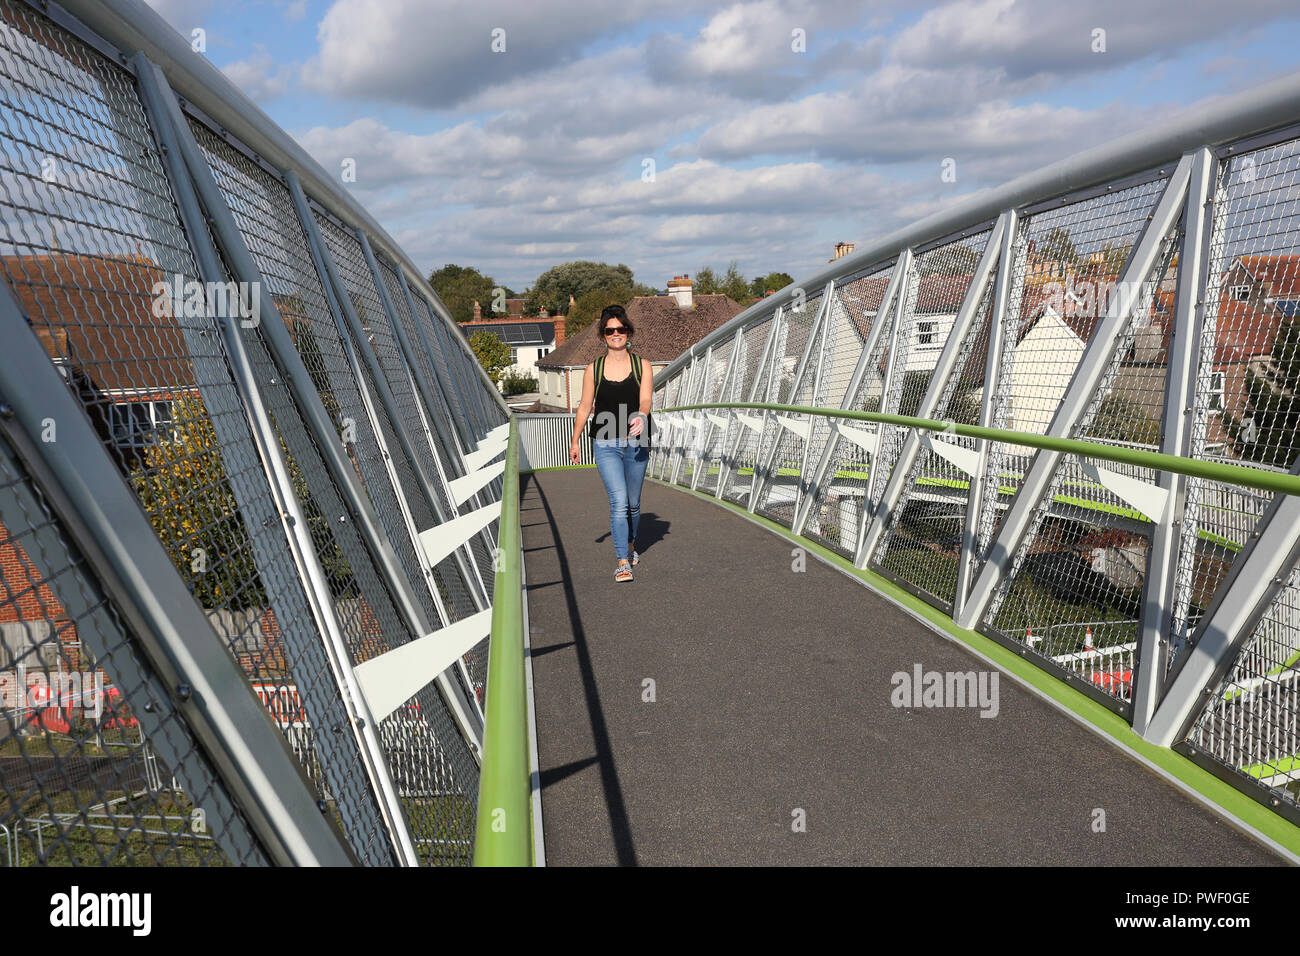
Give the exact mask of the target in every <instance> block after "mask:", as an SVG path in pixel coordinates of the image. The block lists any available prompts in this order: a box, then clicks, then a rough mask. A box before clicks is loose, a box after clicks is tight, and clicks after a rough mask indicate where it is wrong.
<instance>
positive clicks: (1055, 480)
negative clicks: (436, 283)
mask: <svg viewBox="0 0 1300 956" xmlns="http://www.w3.org/2000/svg"><path fill="white" fill-rule="evenodd" d="M1298 122H1300V77H1290V78H1288V79H1285V80H1282V81H1279V82H1277V83H1274V84H1271V85H1270V86H1267V87H1264V88H1261V89H1259V90H1256V91H1253V92H1251V93H1249V94H1246V95H1244V96H1241V97H1237V98H1234V99H1229V100H1225V101H1223V102H1222V103H1220V104H1219V105H1218V106H1216V107H1215V108H1213V109H1210V110H1205V111H1201V112H1199V113H1197V114H1195V115H1188V116H1186V117H1184V118H1182V119H1180V120H1177V121H1175V122H1174V123H1172V124H1171V125H1170V126H1168V127H1166V128H1165V129H1163V130H1156V131H1152V132H1150V133H1144V134H1142V135H1141V136H1137V137H1131V138H1129V139H1127V140H1124V141H1121V142H1119V143H1116V144H1114V145H1112V146H1107V147H1102V148H1098V149H1094V150H1092V151H1090V152H1087V153H1084V154H1082V155H1080V156H1078V157H1076V158H1074V159H1071V160H1068V161H1066V162H1064V163H1060V164H1057V165H1056V166H1053V167H1049V168H1048V169H1045V170H1043V171H1041V172H1039V173H1035V174H1033V175H1031V176H1028V177H1025V178H1023V179H1020V180H1017V181H1015V182H1013V183H1011V184H1009V185H1007V186H1005V187H1002V188H1000V189H997V190H993V191H991V192H989V193H986V194H983V195H981V196H979V197H977V198H973V199H971V200H967V201H965V202H963V203H958V204H954V206H953V207H952V208H951V209H949V210H946V211H945V212H943V213H941V214H939V215H936V216H934V217H931V218H930V219H927V220H924V221H922V222H919V223H917V224H915V225H913V226H909V227H907V228H905V229H903V230H900V231H899V232H897V233H895V234H894V235H892V236H889V237H886V238H885V239H882V240H879V241H876V242H872V243H869V244H867V245H866V246H865V247H864V248H863V249H862V250H861V251H860V252H858V253H857V254H855V255H853V256H849V257H845V258H844V259H841V260H837V261H836V262H835V263H833V264H832V265H831V266H830V267H829V268H828V269H825V270H823V271H821V272H820V273H818V274H817V275H814V276H812V277H809V278H807V279H804V280H802V281H800V282H798V283H795V284H793V285H791V286H790V287H788V288H786V289H784V290H782V291H781V292H779V293H777V294H775V295H773V296H769V297H768V298H766V299H763V300H760V301H759V302H757V303H755V304H754V305H753V306H751V307H750V308H748V309H747V310H745V311H744V312H742V313H741V314H740V315H739V316H737V317H736V318H735V319H733V320H732V321H731V322H729V323H728V324H727V325H725V326H723V327H721V328H719V329H718V330H716V331H715V332H713V333H711V334H710V335H709V336H707V337H705V338H704V339H703V340H701V341H700V342H698V343H696V344H695V345H694V346H692V348H691V349H690V351H689V352H688V353H687V354H685V355H683V356H681V357H680V358H679V359H677V360H676V361H675V362H674V363H672V364H671V365H670V366H669V367H668V368H667V369H665V371H664V372H662V373H660V374H659V375H657V376H656V394H655V409H656V413H657V415H656V422H657V425H658V428H657V440H656V443H657V448H656V450H655V451H654V453H653V457H652V460H651V464H650V474H651V476H652V477H655V478H658V479H661V480H664V481H668V482H671V483H676V484H680V485H684V486H686V487H688V488H690V489H692V490H695V491H697V492H703V493H707V494H710V495H713V496H714V497H716V498H717V499H720V500H722V501H727V502H730V503H732V504H736V505H739V506H741V507H743V508H745V509H746V510H747V511H749V512H751V513H755V514H758V515H762V516H765V517H767V518H769V519H771V520H773V521H775V522H778V523H780V524H782V525H784V526H785V527H787V528H788V529H790V530H791V531H792V532H794V533H795V534H797V535H802V536H804V537H807V538H809V539H811V540H814V541H816V542H818V543H819V544H821V545H823V546H825V547H827V548H829V549H831V550H832V551H835V552H838V553H839V554H840V555H842V556H843V557H845V558H847V559H849V560H851V561H852V562H853V563H854V564H855V565H856V566H857V567H859V568H867V569H870V570H872V571H874V572H876V573H878V574H880V575H882V576H883V577H885V578H887V579H889V580H891V581H892V582H894V583H895V584H897V585H899V586H900V587H902V588H903V589H905V590H907V591H910V592H911V593H912V594H913V595H915V596H916V598H918V599H919V600H920V601H922V602H924V603H926V604H929V605H931V606H933V607H936V608H939V609H941V610H942V611H943V612H944V613H946V614H947V615H948V616H949V620H950V621H951V622H952V623H953V624H954V625H955V626H958V627H960V628H963V629H966V630H968V631H969V630H978V631H980V632H982V633H983V634H985V635H987V636H989V637H991V638H993V639H994V640H996V641H998V642H1000V643H1002V644H1004V645H1006V646H1008V647H1010V648H1013V649H1015V650H1016V651H1017V652H1020V653H1023V654H1024V655H1025V656H1026V657H1027V658H1031V659H1033V660H1034V661H1035V662H1036V663H1037V664H1038V665H1039V666H1041V667H1042V668H1043V669H1045V670H1047V671H1048V672H1050V673H1053V674H1055V675H1057V676H1058V677H1061V678H1062V679H1064V680H1071V681H1075V682H1076V683H1077V686H1078V687H1079V689H1080V690H1082V691H1083V692H1084V693H1085V694H1087V695H1088V696H1090V697H1092V698H1093V699H1095V700H1097V701H1099V702H1101V703H1103V704H1104V705H1105V706H1107V707H1109V708H1111V709H1112V710H1114V711H1115V712H1117V713H1119V714H1121V715H1123V716H1124V717H1125V718H1127V719H1128V720H1129V721H1130V722H1131V724H1132V727H1133V729H1134V730H1135V731H1136V732H1137V733H1138V734H1140V735H1141V736H1142V737H1144V738H1145V739H1146V740H1148V741H1150V742H1153V743H1156V744H1159V745H1162V746H1165V747H1168V746H1173V747H1174V748H1175V749H1177V750H1178V751H1180V752H1182V753H1184V754H1186V755H1188V756H1189V757H1191V758H1192V759H1193V760H1194V761H1196V762H1197V763H1199V764H1201V765H1202V766H1204V767H1205V768H1206V769H1208V770H1210V771H1211V772H1212V773H1215V774H1216V775H1219V776H1221V777H1223V778H1224V779H1226V780H1228V781H1230V782H1232V783H1234V784H1235V785H1237V786H1240V787H1242V788H1243V789H1244V790H1245V791H1246V792H1247V793H1249V794H1250V795H1252V796H1253V797H1255V798H1256V799H1258V800H1260V801H1261V802H1263V803H1265V804H1266V805H1268V806H1271V807H1273V808H1275V809H1277V810H1278V811H1280V812H1282V813H1284V814H1286V815H1287V816H1289V817H1291V818H1292V819H1293V820H1296V819H1300V802H1298V799H1300V798H1298V794H1300V763H1297V760H1298V759H1300V757H1298V756H1297V751H1298V750H1300V742H1298V741H1297V740H1296V738H1295V734H1294V732H1293V731H1292V729H1290V728H1293V727H1294V726H1295V724H1296V720H1295V719H1294V718H1295V715H1296V714H1297V713H1300V697H1297V696H1296V693H1297V692H1296V689H1295V688H1296V682H1295V681H1294V679H1293V675H1294V674H1295V672H1296V669H1297V666H1298V664H1300V610H1298V609H1300V571H1298V568H1297V562H1298V561H1300V537H1298V536H1297V535H1296V534H1295V530H1294V529H1295V528H1296V527H1300V497H1297V496H1296V488H1297V485H1296V481H1297V479H1296V477H1295V476H1296V474H1297V464H1300V462H1298V461H1297V459H1298V458H1300V437H1297V436H1298V435H1300V399H1297V397H1296V396H1297V395H1300V209H1297V208H1296V206H1295V202H1294V196H1295V194H1296V191H1297V190H1300V126H1298V125H1297V123H1298ZM674 408H675V409H679V410H678V411H675V412H674V411H670V409H674ZM814 408H815V409H817V411H813V409H814ZM827 410H831V413H830V414H828V412H827ZM854 419H856V421H854ZM1079 442H1083V443H1084V444H1078V443H1079ZM1098 622H1104V625H1105V626H1104V627H1098V626H1097V625H1098ZM1099 632H1100V633H1099ZM1089 641H1091V644H1092V648H1093V649H1098V652H1099V653H1100V652H1101V650H1102V649H1106V648H1113V647H1122V646H1124V645H1129V644H1131V645H1133V646H1134V652H1133V653H1132V655H1131V656H1128V655H1127V652H1126V653H1125V654H1124V655H1116V656H1118V657H1121V658H1122V659H1124V660H1126V661H1132V663H1131V664H1129V663H1125V664H1122V665H1116V667H1114V668H1109V669H1108V670H1107V671H1106V672H1105V674H1104V675H1102V679H1100V680H1098V679H1094V678H1096V677H1097V676H1098V675H1097V674H1096V673H1094V672H1093V671H1092V669H1090V668H1083V669H1081V668H1079V667H1078V666H1076V665H1077V661H1075V659H1074V655H1076V654H1079V653H1084V652H1086V651H1087V650H1088V649H1089V646H1088V642H1089Z"/></svg>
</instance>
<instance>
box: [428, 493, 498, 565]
mask: <svg viewBox="0 0 1300 956" xmlns="http://www.w3.org/2000/svg"><path fill="white" fill-rule="evenodd" d="M499 517H501V502H499V501H496V502H493V503H492V504H490V505H487V506H486V507H484V508H479V509H478V511H471V512H470V513H469V514H467V515H461V516H460V517H459V518H452V519H451V520H450V521H444V522H443V523H442V524H440V525H435V526H434V527H432V528H430V529H429V530H428V531H421V532H420V546H421V547H422V548H424V553H425V556H426V557H428V559H429V564H431V565H436V564H437V563H438V562H439V561H441V560H442V559H443V558H445V557H446V556H447V555H449V554H451V553H452V552H453V551H455V550H456V549H457V548H459V547H460V546H461V545H462V544H464V543H465V542H466V541H468V540H469V539H470V538H472V537H474V535H476V534H478V533H479V532H480V531H482V530H483V529H484V528H486V527H487V526H488V525H490V524H491V523H492V522H493V521H496V520H497V518H499Z"/></svg>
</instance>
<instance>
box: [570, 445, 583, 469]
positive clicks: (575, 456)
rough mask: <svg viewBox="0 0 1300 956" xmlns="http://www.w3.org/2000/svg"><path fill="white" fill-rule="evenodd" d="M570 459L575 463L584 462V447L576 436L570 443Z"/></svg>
mask: <svg viewBox="0 0 1300 956" xmlns="http://www.w3.org/2000/svg"><path fill="white" fill-rule="evenodd" d="M569 461H571V462H573V463H574V464H575V465H581V464H582V447H581V446H580V445H579V444H578V440H577V439H576V438H575V439H574V440H573V441H572V442H571V443H570V444H569Z"/></svg>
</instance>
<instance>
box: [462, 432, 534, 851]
mask: <svg viewBox="0 0 1300 956" xmlns="http://www.w3.org/2000/svg"><path fill="white" fill-rule="evenodd" d="M522 562H523V542H522V539H521V538H520V534H519V423H518V419H517V418H515V416H513V415H512V416H510V439H509V444H508V445H507V446H506V470H505V481H504V486H503V488H502V490H501V523H500V527H499V530H498V535H497V561H496V579H495V581H494V582H493V587H492V638H491V642H490V643H489V645H488V675H487V709H486V713H485V715H484V727H483V767H482V770H481V772H480V774H479V783H478V818H477V823H476V831H475V838H474V865H475V866H532V865H533V863H534V860H533V821H532V805H531V801H530V796H531V778H532V775H531V772H530V769H529V762H528V698H527V683H526V681H525V679H524V597H523V567H522Z"/></svg>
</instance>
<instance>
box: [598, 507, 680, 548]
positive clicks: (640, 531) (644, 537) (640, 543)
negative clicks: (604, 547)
mask: <svg viewBox="0 0 1300 956" xmlns="http://www.w3.org/2000/svg"><path fill="white" fill-rule="evenodd" d="M670 523H671V522H668V521H664V520H663V519H662V518H660V517H659V516H658V515H657V514H655V513H654V512H653V511H643V512H641V523H640V524H639V525H637V529H636V549H637V552H638V553H641V554H644V553H646V552H648V551H649V550H650V549H651V548H653V547H654V546H655V545H656V544H658V543H659V542H660V541H662V540H663V539H664V538H666V537H668V535H669V531H668V525H669V524H670ZM609 537H610V532H608V531H606V532H605V533H604V534H602V535H600V536H599V537H598V538H596V543H597V544H599V543H601V542H603V541H608V540H609Z"/></svg>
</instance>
